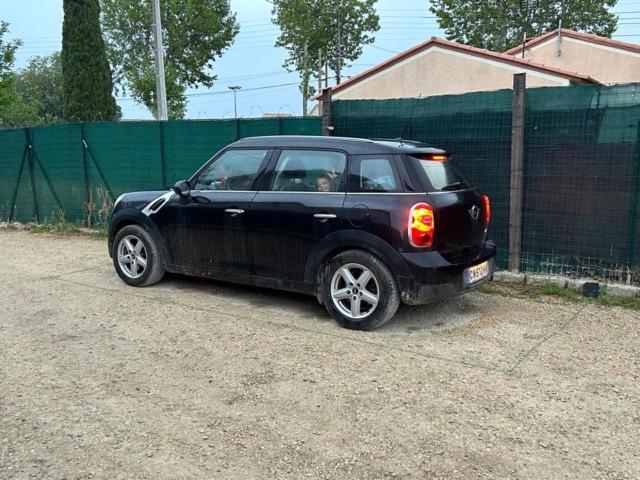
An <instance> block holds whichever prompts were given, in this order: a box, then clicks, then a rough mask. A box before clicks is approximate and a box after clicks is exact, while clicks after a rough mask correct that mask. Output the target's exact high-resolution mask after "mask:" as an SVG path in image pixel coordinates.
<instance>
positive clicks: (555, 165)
mask: <svg viewBox="0 0 640 480" xmlns="http://www.w3.org/2000/svg"><path fill="white" fill-rule="evenodd" d="M332 115H333V125H334V127H335V134H336V135H343V136H354V137H368V138H376V137H384V138H390V137H391V138H395V137H402V138H406V139H412V140H420V141H423V142H427V143H431V144H433V145H436V146H439V147H442V148H444V149H446V150H448V151H449V152H452V153H453V156H454V160H453V161H454V162H455V163H457V164H458V165H459V166H460V168H461V169H462V170H463V171H464V172H465V174H466V175H467V176H468V177H469V178H470V179H472V181H473V183H475V184H476V185H477V186H478V187H479V188H480V189H482V190H483V191H484V192H486V193H488V194H489V195H490V197H491V199H492V204H493V225H492V227H491V236H492V237H493V238H494V239H495V240H496V242H497V244H498V246H499V258H498V263H499V265H500V266H502V267H506V263H507V258H508V247H509V242H508V233H509V188H510V174H511V170H510V166H511V161H510V158H511V126H512V125H511V123H512V91H511V90H501V91H495V92H480V93H470V94H465V95H449V96H440V97H428V98H424V99H419V100H416V99H396V100H349V101H347V100H345V101H337V102H334V104H333V107H332ZM639 119H640V85H639V84H625V85H616V86H592V85H589V86H574V87H556V88H536V89H528V90H527V92H526V114H525V125H526V126H525V143H524V191H523V210H522V220H523V226H522V258H521V269H522V270H525V271H535V272H548V273H558V274H571V275H578V276H600V277H604V278H607V279H610V280H616V281H622V282H627V283H640V268H639V267H640V252H639V249H640V239H639V237H640V129H639Z"/></svg>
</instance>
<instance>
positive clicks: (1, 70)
mask: <svg viewBox="0 0 640 480" xmlns="http://www.w3.org/2000/svg"><path fill="white" fill-rule="evenodd" d="M8 32H9V24H8V23H7V22H0V113H1V112H3V110H4V109H5V108H7V107H8V106H9V105H11V103H12V102H13V101H14V98H13V97H14V93H13V85H14V83H15V74H14V72H13V64H14V62H15V59H16V50H17V49H18V47H19V46H20V45H21V42H20V40H13V41H11V42H8V41H6V40H5V39H4V36H5V35H6V34H7V33H8Z"/></svg>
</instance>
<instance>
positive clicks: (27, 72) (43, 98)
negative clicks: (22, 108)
mask: <svg viewBox="0 0 640 480" xmlns="http://www.w3.org/2000/svg"><path fill="white" fill-rule="evenodd" d="M15 91H16V93H17V94H18V95H19V96H20V97H21V99H22V102H23V103H24V102H25V100H26V99H28V102H29V103H28V105H30V108H31V109H34V108H35V116H36V117H37V119H38V120H39V121H38V123H40V124H48V123H57V122H61V121H62V120H63V118H64V113H63V103H64V100H63V98H64V92H63V78H62V62H61V59H60V53H59V52H56V53H53V54H51V55H49V56H46V57H33V58H32V59H31V60H29V63H28V64H27V66H26V67H25V68H23V69H21V70H20V71H18V73H17V74H16V81H15Z"/></svg>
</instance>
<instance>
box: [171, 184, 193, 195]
mask: <svg viewBox="0 0 640 480" xmlns="http://www.w3.org/2000/svg"><path fill="white" fill-rule="evenodd" d="M173 191H174V192H175V193H176V195H178V196H180V197H182V198H189V196H190V195H191V185H189V182H188V181H186V180H180V181H179V182H176V184H175V185H174V186H173Z"/></svg>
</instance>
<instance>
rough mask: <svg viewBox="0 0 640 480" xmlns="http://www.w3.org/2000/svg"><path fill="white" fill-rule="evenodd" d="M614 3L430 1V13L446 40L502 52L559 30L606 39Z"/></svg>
mask: <svg viewBox="0 0 640 480" xmlns="http://www.w3.org/2000/svg"><path fill="white" fill-rule="evenodd" d="M617 2H618V0H603V1H600V2H595V1H593V0H528V1H527V0H506V1H502V2H496V1H494V0H469V1H460V0H432V2H431V11H432V12H433V13H434V14H435V15H436V16H437V17H438V23H439V25H440V28H443V29H444V30H445V34H446V37H447V38H448V39H449V40H455V41H457V42H460V43H465V44H467V45H473V46H474V47H480V48H487V49H489V50H493V51H497V52H502V51H505V50H508V49H510V48H512V47H515V46H517V45H520V44H521V43H522V40H523V38H524V35H525V34H526V36H527V38H528V39H531V38H533V37H535V36H538V35H542V34H544V33H547V32H549V31H552V30H555V29H556V28H558V22H559V21H560V20H562V27H563V28H569V29H571V30H577V31H583V32H587V33H595V34H597V35H601V36H605V37H610V36H611V34H612V33H613V32H614V31H615V29H616V25H617V21H618V19H617V17H616V16H615V15H614V14H613V13H610V11H609V9H610V8H612V7H614V6H615V5H616V3H617Z"/></svg>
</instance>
